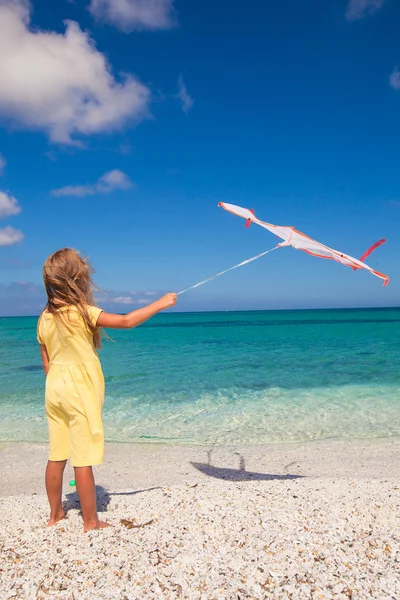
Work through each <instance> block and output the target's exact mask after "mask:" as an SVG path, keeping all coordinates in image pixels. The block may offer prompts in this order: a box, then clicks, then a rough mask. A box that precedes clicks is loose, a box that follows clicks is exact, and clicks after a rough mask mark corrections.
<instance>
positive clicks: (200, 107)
mask: <svg viewBox="0 0 400 600" xmlns="http://www.w3.org/2000/svg"><path fill="white" fill-rule="evenodd" d="M399 23H400V5H399V3H397V2H395V1H394V0H386V1H385V0H351V1H350V2H346V1H342V0H327V1H326V2H320V0H309V1H307V2H298V0H282V1H281V2H279V3H272V2H260V1H258V0H250V2H247V3H246V4H245V5H243V3H242V2H237V1H235V0H229V1H228V0H219V1H218V2H215V0H214V1H211V0H201V1H200V0H192V1H191V2H184V1H183V0H175V1H173V0H154V1H153V2H152V3H149V2H146V1H145V0H85V1H83V0H76V1H75V2H72V1H68V2H67V1H65V2H64V1H63V0H59V1H58V2H52V3H50V4H49V3H48V2H46V3H45V2H44V0H35V1H34V2H33V3H32V4H28V3H27V2H23V1H22V0H0V77H1V81H2V84H1V87H0V155H1V158H0V173H1V174H0V218H1V220H0V314H3V315H13V314H37V313H38V312H39V310H40V308H41V307H42V305H43V301H44V297H43V290H42V285H41V267H42V264H43V261H44V260H45V258H46V257H47V256H48V255H49V254H50V253H51V252H53V251H55V250H56V249H58V248H59V247H63V246H72V247H75V248H78V249H80V250H81V251H82V252H83V253H84V254H85V255H87V256H89V257H90V259H91V261H92V263H93V265H94V266H95V268H96V270H97V274H96V282H97V283H98V285H99V286H100V287H101V288H102V289H104V290H106V291H107V299H104V300H103V299H102V300H101V301H100V304H101V305H104V306H106V308H108V309H109V310H115V311H118V312H119V311H126V310H128V309H130V308H131V307H132V308H134V307H138V306H140V305H141V304H143V303H144V302H146V301H148V300H151V299H152V298H153V297H155V294H157V293H162V292H165V291H170V290H171V291H179V290H180V289H183V288H186V287H188V286H189V285H191V284H192V283H196V282H197V281H199V280H201V279H204V278H206V277H209V276H211V275H213V274H214V273H216V272H218V271H220V270H222V269H224V268H227V267H229V266H231V265H233V264H235V263H237V262H240V261H241V260H243V259H245V258H248V257H250V256H252V255H254V254H257V253H259V252H261V251H263V250H266V249H268V248H270V247H272V246H274V245H275V238H274V237H273V236H272V235H270V234H269V233H268V232H266V231H264V230H262V229H261V228H257V227H254V226H253V227H251V228H250V229H248V230H247V229H245V228H244V226H243V221H241V220H240V219H238V218H235V217H233V216H231V215H229V214H227V213H225V212H224V211H223V210H221V209H219V208H218V207H217V204H218V202H220V201H224V202H230V203H233V204H238V205H240V206H244V207H248V208H254V209H255V210H256V214H257V216H258V217H259V218H260V219H263V220H266V221H269V222H271V223H276V224H281V225H293V226H295V227H296V228H297V229H299V230H300V231H303V232H305V233H307V234H308V235H310V236H311V237H314V238H315V239H317V240H319V241H321V242H324V243H325V244H327V245H330V246H332V247H333V248H336V249H337V250H341V251H343V252H346V253H348V254H351V255H353V256H356V257H360V256H361V254H362V253H363V252H364V251H365V250H366V249H367V248H368V247H369V246H370V245H371V244H372V243H373V242H375V241H376V240H378V239H380V238H382V237H386V238H387V240H388V242H387V244H386V245H385V246H383V247H381V248H379V249H378V250H377V251H376V252H375V253H374V254H373V255H372V256H371V257H370V259H369V260H368V261H367V262H368V264H369V265H370V266H371V267H372V268H374V269H377V270H380V271H382V272H384V273H386V274H388V275H389V276H390V277H391V282H390V284H389V286H388V287H386V288H383V287H382V285H381V281H380V280H379V279H377V278H375V277H373V276H372V275H370V274H369V273H367V272H362V271H358V272H356V273H354V272H353V271H352V270H351V269H348V268H346V267H343V266H341V265H338V264H336V263H333V262H330V261H323V260H319V259H317V258H313V257H309V256H307V255H306V254H304V253H302V252H298V251H296V250H293V249H288V248H285V249H282V250H280V251H279V252H276V253H273V254H271V255H270V256H267V257H265V258H264V259H260V260H259V261H256V262H254V263H253V264H251V265H249V266H246V267H244V268H243V269H240V270H237V271H234V272H233V273H230V274H228V275H226V276H224V277H221V278H219V279H217V280H216V281H214V282H212V283H210V284H207V285H205V286H203V287H201V288H198V289H197V290H194V291H192V292H190V293H188V294H187V295H185V296H182V298H181V299H180V302H179V303H178V306H177V309H178V310H212V309H218V310H231V309H262V308H308V307H311V308H314V307H348V306H398V305H399V304H400V280H399V273H400V270H399V265H398V260H399V258H398V257H399V256H400V240H399V236H398V233H399V225H400V190H399V158H400V156H399V139H400V73H399V71H398V70H397V67H400V37H399V35H398V30H399Z"/></svg>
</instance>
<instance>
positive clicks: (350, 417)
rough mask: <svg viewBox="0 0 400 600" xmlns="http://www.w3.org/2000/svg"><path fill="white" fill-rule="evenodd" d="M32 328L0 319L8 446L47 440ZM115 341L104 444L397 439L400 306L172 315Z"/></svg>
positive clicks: (110, 346) (108, 360)
mask: <svg viewBox="0 0 400 600" xmlns="http://www.w3.org/2000/svg"><path fill="white" fill-rule="evenodd" d="M36 321H37V320H36V319H35V318H31V317H23V318H7V319H1V320H0V440H14V441H45V440H46V439H47V431H46V422H45V418H44V411H43V388H44V376H43V373H42V371H41V368H40V355H39V348H38V345H37V342H36ZM111 335H112V338H113V342H108V341H106V342H105V343H104V349H103V350H102V352H101V360H102V364H103V370H104V374H105V377H106V403H105V409H104V423H105V431H106V437H107V439H108V440H112V441H118V442H134V441H142V442H143V441H146V440H148V441H153V442H156V441H160V442H167V443H168V442H170V443H190V444H196V443H201V444H205V443H215V444H227V443H242V444H247V443H264V442H284V441H294V440H298V441H299V440H311V439H322V438H331V437H340V438H355V437H385V436H394V435H400V410H399V409H400V380H399V373H400V309H360V310H332V311H330V310H320V311H317V310H312V311H268V312H235V313H197V314H196V313H188V314H165V315H160V316H157V317H155V318H154V319H153V320H151V321H149V322H148V323H147V324H145V325H143V326H142V327H140V328H138V329H136V330H134V331H129V332H128V331H120V332H119V331H114V332H112V333H111Z"/></svg>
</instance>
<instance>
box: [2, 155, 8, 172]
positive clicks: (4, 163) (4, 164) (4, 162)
mask: <svg viewBox="0 0 400 600" xmlns="http://www.w3.org/2000/svg"><path fill="white" fill-rule="evenodd" d="M6 164H7V163H6V161H5V159H4V156H3V155H2V154H0V175H3V171H4V167H5V166H6Z"/></svg>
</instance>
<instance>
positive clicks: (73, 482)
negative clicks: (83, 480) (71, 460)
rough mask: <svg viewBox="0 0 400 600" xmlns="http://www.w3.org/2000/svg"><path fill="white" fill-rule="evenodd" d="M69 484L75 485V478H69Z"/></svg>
mask: <svg viewBox="0 0 400 600" xmlns="http://www.w3.org/2000/svg"><path fill="white" fill-rule="evenodd" d="M69 485H70V486H71V487H75V486H76V483H75V479H71V481H70V482H69Z"/></svg>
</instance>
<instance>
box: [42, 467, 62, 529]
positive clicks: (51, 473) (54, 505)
mask: <svg viewBox="0 0 400 600" xmlns="http://www.w3.org/2000/svg"><path fill="white" fill-rule="evenodd" d="M66 464H67V461H66V460H57V461H55V460H49V461H48V463H47V467H46V477H45V479H46V492H47V497H48V499H49V504H50V520H49V522H48V525H49V526H50V525H55V524H56V523H58V521H60V520H61V519H64V517H65V512H64V509H63V507H62V504H61V495H62V481H63V474H64V469H65V465H66Z"/></svg>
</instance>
